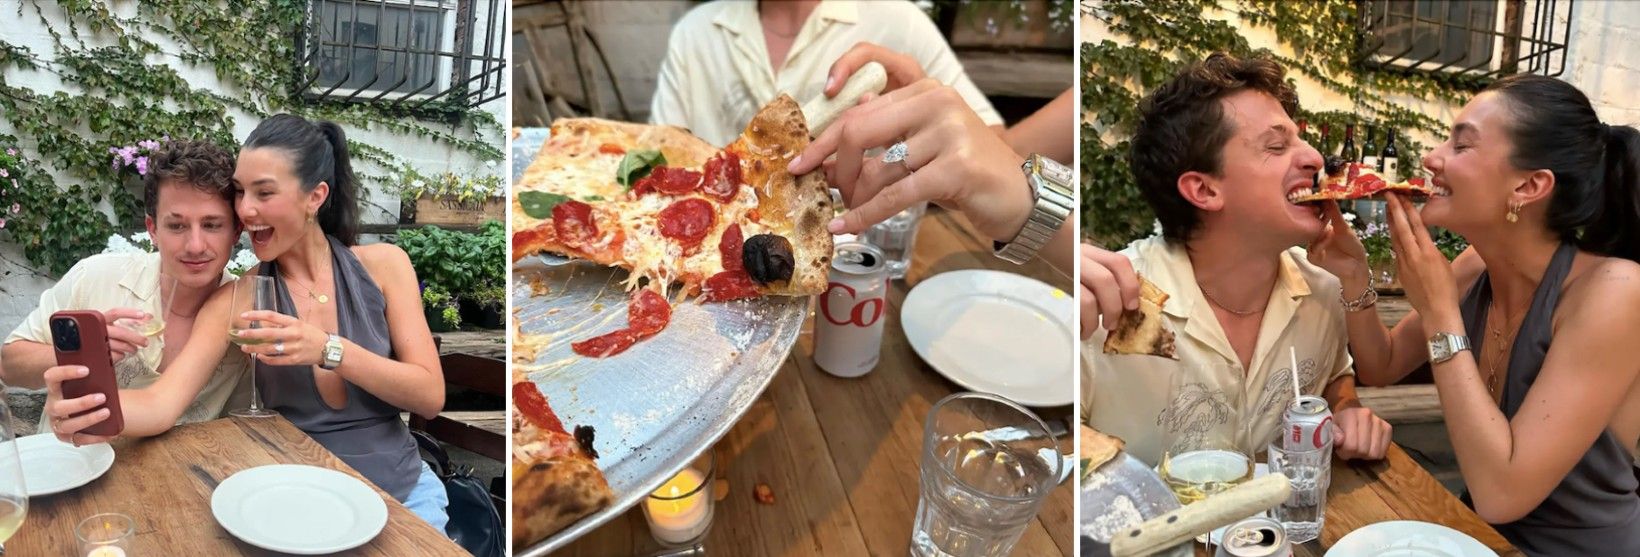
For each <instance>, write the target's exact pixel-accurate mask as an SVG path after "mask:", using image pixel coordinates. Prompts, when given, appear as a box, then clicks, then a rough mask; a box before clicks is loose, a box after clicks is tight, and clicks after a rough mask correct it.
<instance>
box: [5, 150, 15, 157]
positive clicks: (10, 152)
mask: <svg viewBox="0 0 1640 557" xmlns="http://www.w3.org/2000/svg"><path fill="white" fill-rule="evenodd" d="M6 154H7V155H11V156H13V157H15V156H17V150H16V149H6Z"/></svg>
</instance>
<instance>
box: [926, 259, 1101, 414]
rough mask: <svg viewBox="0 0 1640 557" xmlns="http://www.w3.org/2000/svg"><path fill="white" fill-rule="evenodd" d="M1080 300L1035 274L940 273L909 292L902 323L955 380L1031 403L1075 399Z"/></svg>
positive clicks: (935, 363)
mask: <svg viewBox="0 0 1640 557" xmlns="http://www.w3.org/2000/svg"><path fill="white" fill-rule="evenodd" d="M1075 311H1076V308H1075V302H1074V300H1072V299H1071V296H1070V294H1066V293H1065V291H1063V290H1060V289H1058V288H1054V287H1052V286H1048V285H1047V284H1045V283H1043V282H1041V281H1038V280H1036V279H1032V278H1028V277H1024V276H1020V275H1016V274H1013V273H1004V272H1001V271H990V270H963V271H952V272H949V273H941V274H938V275H935V276H932V277H929V278H928V279H926V280H924V281H922V283H921V284H918V285H917V287H916V288H913V289H911V293H910V294H908V295H906V297H905V304H904V306H902V307H901V308H900V324H901V327H902V328H903V329H904V330H905V337H906V340H908V341H910V342H911V347H912V349H914V350H916V351H917V355H918V356H921V357H922V359H923V360H925V361H927V362H928V365H930V366H933V367H934V369H935V370H938V371H939V372H940V373H941V374H942V375H945V376H946V377H947V378H949V379H951V380H952V381H955V382H957V384H959V385H962V386H964V387H967V388H969V389H973V390H975V391H979V392H986V393H993V394H997V395H1002V396H1004V397H1007V398H1009V399H1012V400H1014V401H1015V402H1018V403H1020V404H1024V405H1027V406H1063V405H1066V404H1070V403H1071V401H1072V400H1073V399H1074V398H1075V390H1076V389H1075V387H1074V385H1073V381H1074V379H1073V377H1074V373H1075V362H1076V358H1075V357H1074V353H1073V352H1072V349H1073V347H1074V346H1075V345H1076V340H1075V339H1076V335H1075V333H1074V332H1073V330H1072V321H1073V320H1074V319H1075V317H1074V316H1075Z"/></svg>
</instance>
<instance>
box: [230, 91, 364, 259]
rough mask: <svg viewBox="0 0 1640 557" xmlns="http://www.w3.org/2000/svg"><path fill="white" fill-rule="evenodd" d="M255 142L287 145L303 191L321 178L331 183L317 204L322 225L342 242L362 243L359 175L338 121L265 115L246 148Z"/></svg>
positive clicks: (278, 147) (267, 144) (257, 144)
mask: <svg viewBox="0 0 1640 557" xmlns="http://www.w3.org/2000/svg"><path fill="white" fill-rule="evenodd" d="M255 147H272V148H277V149H280V150H283V151H285V153H286V154H288V155H289V156H290V159H291V169H292V170H293V171H295V173H296V177H297V179H298V180H300V181H301V185H302V191H303V192H311V191H313V189H314V188H316V187H319V183H320V182H324V183H326V184H329V185H330V192H329V195H328V196H326V197H325V202H324V205H321V206H320V207H319V215H318V221H319V229H320V230H323V231H324V232H325V234H329V235H331V236H335V237H336V239H337V240H339V241H341V242H342V245H346V246H352V245H357V244H358V243H359V194H358V181H357V179H355V178H354V176H353V164H352V159H351V158H350V157H349V156H348V150H347V136H346V134H344V133H342V128H341V127H340V126H337V125H336V124H335V123H333V122H328V121H324V120H319V121H317V122H313V121H309V120H307V119H306V118H303V117H301V116H297V115H294V114H279V115H276V116H274V117H272V118H268V119H267V120H263V121H262V123H261V124H259V125H257V126H256V129H255V130H252V131H251V135H250V137H247V138H245V148H246V149H250V148H255Z"/></svg>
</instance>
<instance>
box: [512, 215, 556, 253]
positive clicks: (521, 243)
mask: <svg viewBox="0 0 1640 557" xmlns="http://www.w3.org/2000/svg"><path fill="white" fill-rule="evenodd" d="M554 232H556V230H555V229H554V228H553V227H552V225H550V224H543V225H540V226H534V227H530V228H527V229H524V230H520V231H518V232H514V233H513V236H512V249H513V252H512V259H513V261H514V262H516V261H518V260H519V259H523V258H524V256H526V255H530V254H534V253H536V252H539V251H542V249H543V248H542V246H545V245H546V244H549V243H552V241H553V233H554Z"/></svg>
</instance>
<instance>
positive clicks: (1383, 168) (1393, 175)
mask: <svg viewBox="0 0 1640 557" xmlns="http://www.w3.org/2000/svg"><path fill="white" fill-rule="evenodd" d="M1385 131H1387V132H1388V133H1389V135H1388V136H1387V138H1386V139H1385V140H1384V150H1383V152H1381V153H1379V154H1378V174H1379V175H1381V176H1383V177H1384V181H1386V182H1391V183H1394V182H1399V181H1401V166H1400V164H1401V158H1400V151H1397V150H1395V130H1393V129H1388V128H1386V130H1385Z"/></svg>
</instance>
